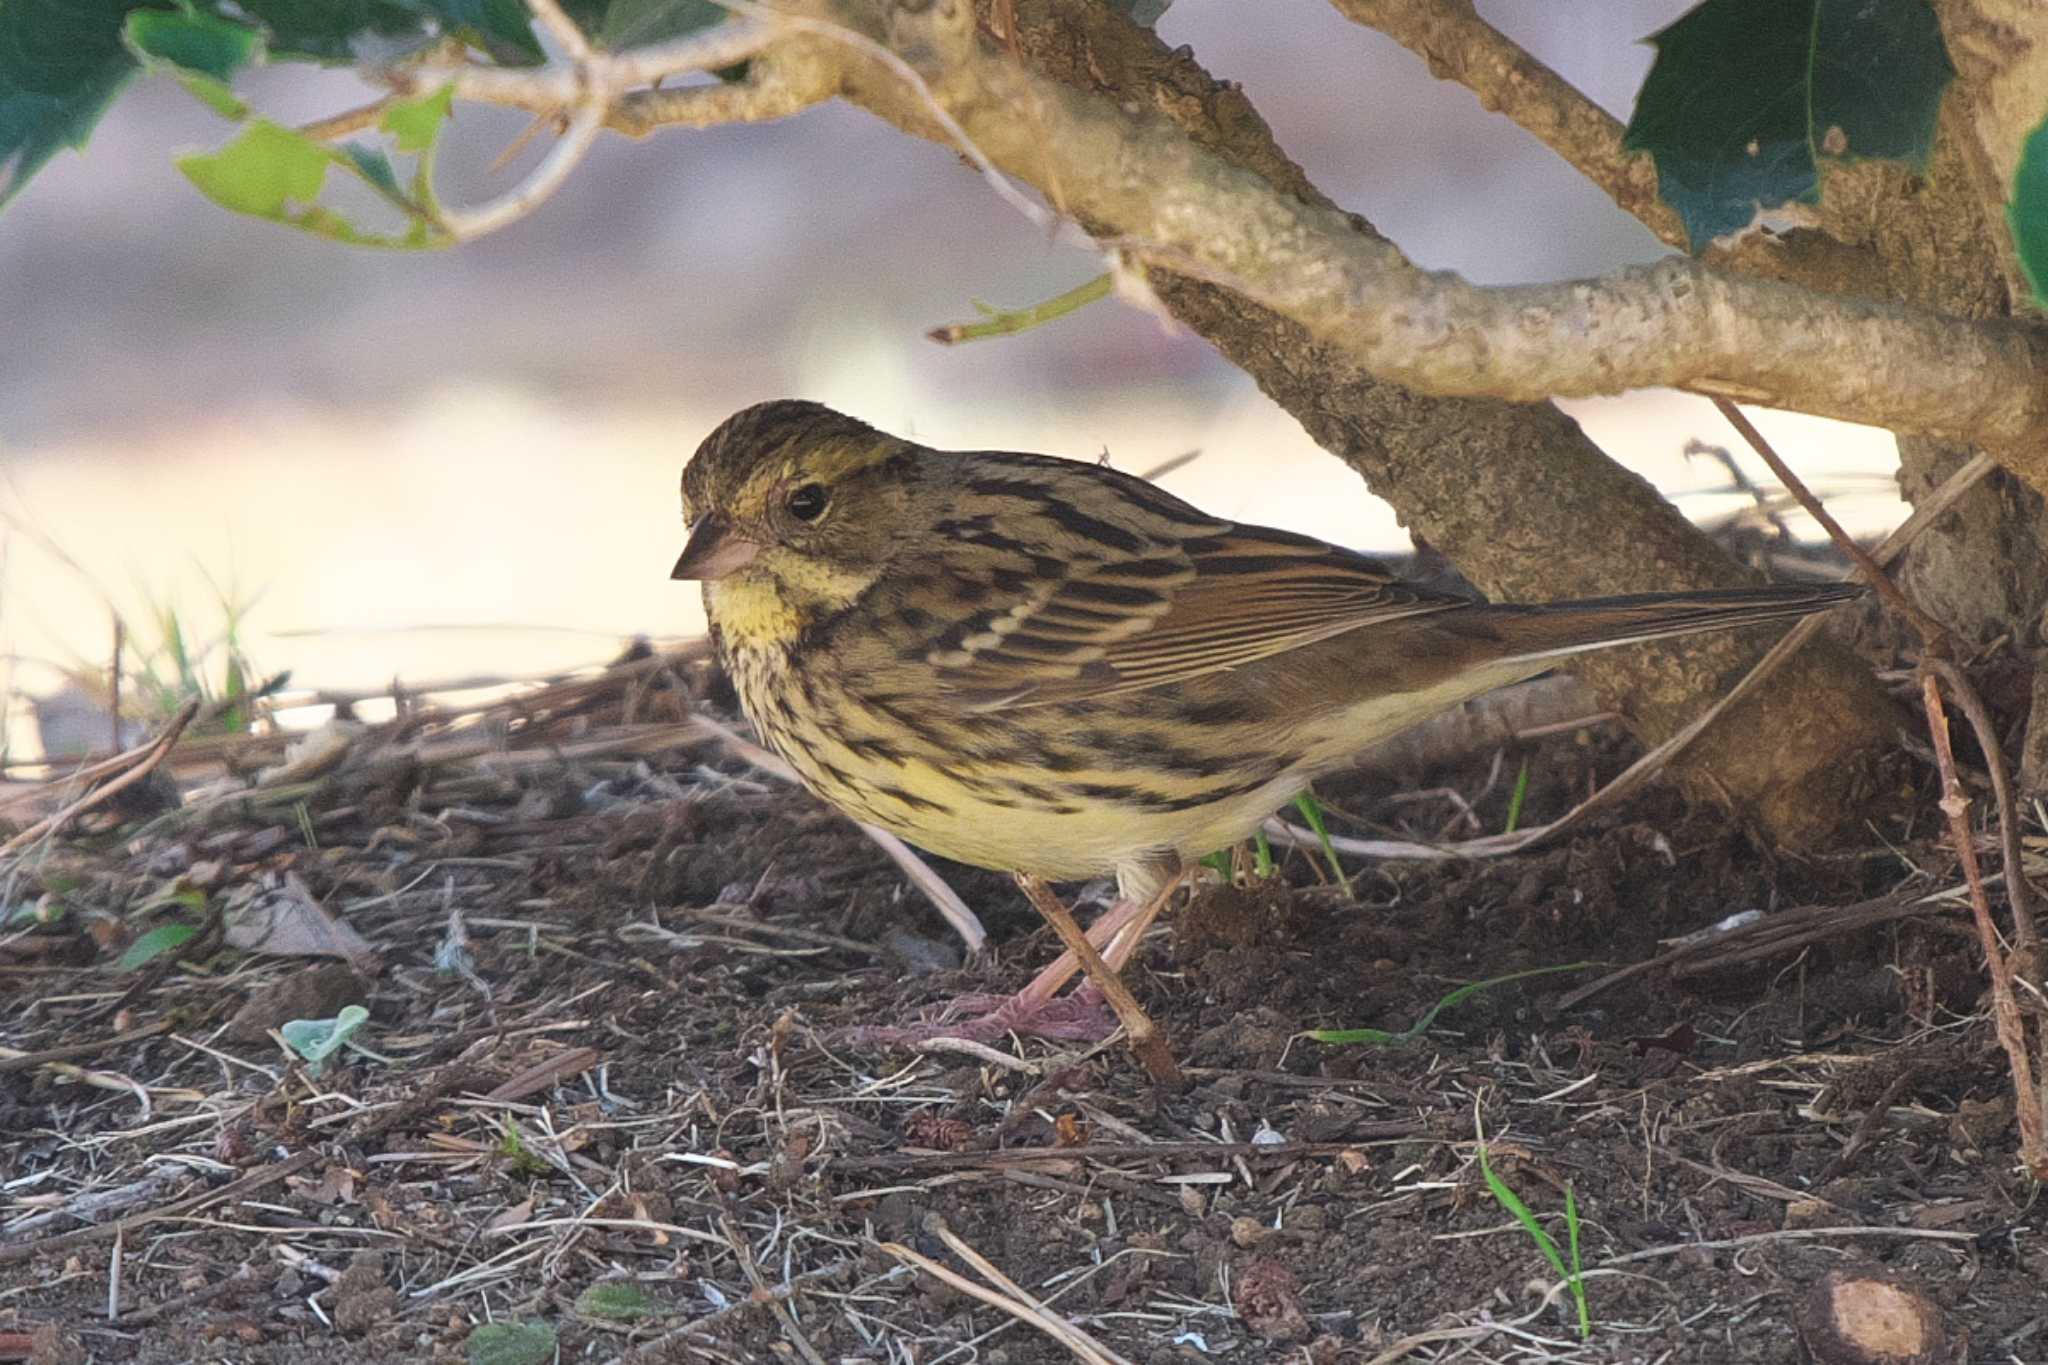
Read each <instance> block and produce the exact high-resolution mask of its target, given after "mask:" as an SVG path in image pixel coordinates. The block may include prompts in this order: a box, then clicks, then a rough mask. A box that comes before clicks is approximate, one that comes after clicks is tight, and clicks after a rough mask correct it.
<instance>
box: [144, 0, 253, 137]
mask: <svg viewBox="0 0 2048 1365" xmlns="http://www.w3.org/2000/svg"><path fill="white" fill-rule="evenodd" d="M121 36H122V39H123V40H124V41H125V42H126V43H127V45H128V50H129V51H130V52H133V53H134V54H135V56H136V59H137V60H138V61H139V62H140V63H141V64H142V68H143V70H145V71H168V72H169V73H170V74H171V75H172V76H174V77H176V78H177V80H178V82H179V83H180V84H181V85H183V86H184V87H185V89H186V90H187V91H189V92H190V93H191V94H192V96H193V98H195V99H197V100H199V101H200V102H201V103H202V104H205V105H206V106H207V107H208V108H210V109H212V110H213V112H214V113H216V114H219V115H220V116H221V117H222V118H228V119H235V120H237V121H239V120H241V119H244V118H247V117H248V116H249V106H247V105H246V104H244V103H242V101H241V100H240V99H239V98H237V97H236V95H235V92H234V90H233V89H232V88H231V87H230V85H229V84H228V83H229V82H230V81H231V80H233V79H234V75H235V73H236V72H237V71H240V70H241V69H242V68H243V67H245V66H250V65H254V64H256V63H259V62H261V61H262V60H263V33H262V30H260V29H255V28H251V27H249V26H248V25H247V24H237V23H232V22H230V21H228V20H226V19H216V18H214V17H212V16H211V15H205V14H166V13H164V12H163V11H161V10H149V9H139V10H136V11H134V12H133V13H131V14H130V15H129V16H128V21H127V23H126V24H124V25H123V26H122V29H121Z"/></svg>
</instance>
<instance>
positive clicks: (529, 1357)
mask: <svg viewBox="0 0 2048 1365" xmlns="http://www.w3.org/2000/svg"><path fill="white" fill-rule="evenodd" d="M554 1354H555V1329H554V1328H552V1327H550V1326H548V1325H547V1324H546V1323H544V1322H532V1321H529V1322H487V1323H484V1324H483V1325H482V1326H480V1327H478V1328H477V1329H476V1330H475V1331H473V1332H471V1333H470V1334H469V1365H541V1362H542V1361H545V1360H552V1359H553V1358H554Z"/></svg>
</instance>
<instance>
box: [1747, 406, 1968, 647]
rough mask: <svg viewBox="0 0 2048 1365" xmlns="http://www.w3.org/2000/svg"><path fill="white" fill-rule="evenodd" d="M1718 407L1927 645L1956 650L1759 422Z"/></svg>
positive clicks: (1939, 625)
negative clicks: (1767, 436)
mask: <svg viewBox="0 0 2048 1365" xmlns="http://www.w3.org/2000/svg"><path fill="white" fill-rule="evenodd" d="M1714 407H1715V409H1716V410H1717V411H1719V412H1720V414H1721V416H1722V417H1723V418H1724V419H1725V420H1726V421H1727V423H1728V425H1729V426H1731V427H1734V428H1735V430H1736V432H1737V433H1738V434H1739V435H1740V436H1741V437H1742V439H1743V440H1745V441H1747V442H1749V448H1750V449H1751V450H1754V451H1755V452H1756V453H1757V454H1758V456H1760V457H1761V458H1762V459H1763V462H1764V463H1765V464H1767V465H1769V466H1770V467H1771V473H1773V474H1775V475H1777V476H1778V482H1779V483H1781V484H1783V485H1785V491H1786V492H1788V493H1790V494H1791V495H1792V496H1793V498H1794V499H1796V500H1797V501H1798V503H1799V505H1800V507H1802V508H1804V509H1805V511H1806V515H1808V516H1809V517H1812V518H1813V519H1814V520H1815V521H1816V522H1818V523H1820V527H1821V529H1822V530H1824V531H1826V532H1827V533H1828V539H1829V540H1832V541H1833V542H1834V543H1835V548H1836V549H1837V550H1840V551H1841V552H1842V553H1843V554H1845V555H1847V556H1848V557H1849V562H1850V563H1851V564H1854V565H1855V566H1856V567H1857V568H1858V569H1860V570H1862V571H1863V578H1864V581H1865V582H1867V583H1869V584H1870V586H1871V587H1872V588H1874V589H1876V591H1877V595H1878V596H1879V597H1882V598H1883V599H1884V600H1885V603H1886V605H1888V606H1890V607H1891V609H1892V610H1893V611H1896V612H1897V613H1898V614H1899V615H1901V616H1903V617H1905V618H1906V620H1907V621H1908V622H1910V623H1911V624H1912V627H1913V629H1914V630H1915V631H1917V632H1918V633H1919V635H1920V638H1921V639H1922V640H1923V641H1925V642H1926V645H1927V648H1928V649H1930V650H1934V651H1937V652H1942V653H1946V652H1949V651H1950V650H1952V648H1953V645H1952V644H1951V642H1950V636H1949V633H1948V631H1947V629H1945V628H1944V627H1943V626H1942V624H1941V623H1940V622H1939V621H1936V620H1935V619H1934V618H1933V617H1931V616H1929V615H1928V614H1927V613H1926V612H1924V611H1922V610H1920V608H1919V607H1917V606H1915V605H1914V604H1913V602H1912V601H1911V600H1909V599H1908V598H1907V596H1906V594H1904V593H1902V592H1900V591H1899V588H1898V585H1897V584H1896V583H1894V582H1892V580H1891V576H1890V575H1889V574H1887V573H1886V572H1885V571H1884V569H1883V568H1882V567H1881V566H1880V565H1879V564H1878V562H1877V561H1876V560H1875V559H1873V558H1872V557H1871V555H1870V552H1869V551H1867V550H1865V549H1864V548H1863V547H1862V546H1861V545H1858V544H1857V543H1856V541H1855V540H1854V539H1853V538H1852V537H1851V536H1850V535H1849V533H1848V532H1847V531H1845V530H1843V529H1842V523H1840V522H1839V521H1836V520H1835V517H1834V514H1833V513H1832V512H1830V511H1828V509H1827V507H1826V505H1825V504H1823V503H1822V502H1821V500H1820V499H1819V498H1817V497H1815V496H1814V495H1813V490H1812V489H1810V488H1808V487H1807V486H1806V484H1805V483H1804V482H1803V481H1802V480H1801V479H1800V478H1799V476H1798V475H1796V474H1794V473H1793V472H1792V466H1790V465H1788V464H1786V463H1785V460H1784V457H1782V456H1781V455H1779V454H1778V452H1777V450H1776V449H1775V448H1774V447H1773V446H1772V445H1771V443H1770V442H1769V441H1767V440H1765V439H1764V434H1763V433H1762V432H1761V431H1758V430H1757V429H1756V423H1754V422H1752V421H1750V420H1749V414H1748V413H1745V412H1744V411H1743V410H1742V409H1741V408H1739V407H1737V406H1735V404H1733V403H1731V402H1729V401H1728V400H1727V399H1725V398H1716V399H1715V400H1714Z"/></svg>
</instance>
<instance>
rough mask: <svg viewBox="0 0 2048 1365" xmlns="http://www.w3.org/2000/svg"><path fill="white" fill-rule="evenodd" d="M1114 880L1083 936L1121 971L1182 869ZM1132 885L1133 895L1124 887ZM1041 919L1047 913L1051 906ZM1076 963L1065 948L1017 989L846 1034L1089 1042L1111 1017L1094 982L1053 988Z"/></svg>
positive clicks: (871, 1038) (888, 1038) (879, 1038)
mask: <svg viewBox="0 0 2048 1365" xmlns="http://www.w3.org/2000/svg"><path fill="white" fill-rule="evenodd" d="M1148 873H1149V874H1151V875H1146V874H1148ZM1119 881H1120V882H1121V883H1123V885H1124V890H1125V893H1126V894H1123V895H1120V896H1119V897H1118V898H1117V900H1116V902H1115V903H1114V904H1113V905H1111V906H1110V907H1109V909H1107V910H1105V911H1103V912H1102V915H1101V917H1100V918H1098V919H1097V920H1096V921H1095V923H1094V924H1093V925H1091V926H1090V927H1089V929H1088V932H1087V935H1086V937H1087V940H1088V942H1089V944H1090V945H1091V946H1092V947H1094V949H1095V950H1096V951H1097V952H1098V953H1100V954H1101V955H1102V958H1103V960H1104V962H1105V964H1106V965H1107V966H1108V968H1109V969H1110V970H1111V971H1120V970H1121V969H1122V968H1123V966H1124V964H1125V963H1127V962H1128V961H1130V958H1131V954H1132V953H1133V952H1135V951H1136V949H1137V945H1138V940H1139V939H1141V938H1142V937H1143V936H1144V933H1145V930H1146V929H1148V928H1150V927H1151V924H1152V921H1153V920H1154V919H1156V918H1157V917H1158V915H1159V912H1160V911H1161V910H1163V909H1165V907H1166V903H1167V901H1168V900H1169V899H1171V897H1172V895H1173V891H1174V889H1175V888H1176V887H1178V886H1179V885H1180V875H1179V873H1178V870H1177V869H1175V870H1172V871H1170V872H1169V871H1159V870H1156V869H1151V868H1145V869H1140V870H1139V871H1138V873H1137V875H1133V876H1128V877H1120V878H1119ZM1132 891H1135V892H1137V893H1138V894H1135V895H1133V894H1129V893H1130V892H1132ZM1027 894H1028V893H1027ZM1041 913H1045V912H1044V911H1043V910H1041ZM1062 913H1064V908H1062ZM1047 918H1048V920H1050V919H1051V916H1050V914H1049V913H1048V914H1047ZM1080 969H1081V964H1080V960H1079V959H1078V958H1077V957H1076V956H1075V954H1074V953H1073V951H1072V950H1071V949H1070V950H1068V951H1067V952H1064V953H1062V954H1061V955H1060V956H1059V958H1058V959H1056V960H1055V961H1054V962H1053V963H1052V965H1051V966H1049V967H1047V968H1046V969H1045V970H1044V971H1041V972H1040V973H1039V974H1038V975H1037V976H1035V977H1033V978H1032V979H1031V981H1030V983H1029V984H1028V985H1026V986H1025V987H1024V989H1023V990H1021V991H1018V992H1017V993H1016V994H1015V995H963V996H959V997H956V998H955V999H952V1000H947V1001H944V1002H942V1003H940V1004H939V1005H937V1006H935V1007H933V1008H932V1009H931V1010H928V1011H926V1012H925V1014H924V1017H923V1018H922V1019H920V1020H919V1022H917V1023H914V1024H909V1025H898V1026H892V1025H870V1026H867V1027H862V1028H856V1029H850V1030H848V1031H847V1035H846V1036H847V1037H848V1038H849V1039H850V1040H852V1041H854V1042H862V1043H892V1044H902V1043H917V1042H923V1041H925V1040H926V1039H930V1038H940V1037H954V1038H970V1039H973V1040H974V1041H976V1042H987V1041H989V1040H991V1039H995V1038H1000V1037H1003V1036H1004V1035H1005V1034H1010V1033H1018V1034H1023V1035H1024V1036H1026V1037H1037V1038H1052V1039H1057V1040H1061V1041H1068V1042H1092V1041H1095V1040H1096V1039H1100V1038H1105V1037H1107V1036H1109V1034H1110V1032H1111V1031H1112V1030H1114V1029H1115V1027H1116V1023H1117V1020H1116V1017H1115V1015H1113V1014H1112V1013H1111V1012H1110V1011H1109V1010H1108V1009H1107V1008H1105V1007H1104V1004H1103V999H1102V995H1101V992H1100V991H1098V990H1097V989H1096V987H1095V985H1094V984H1093V983H1092V982H1083V983H1082V984H1081V985H1080V986H1079V987H1078V988H1076V989H1075V990H1074V991H1072V992H1071V993H1069V994H1067V995H1065V996H1061V995H1059V994H1058V991H1059V989H1060V987H1061V986H1064V985H1065V984H1066V983H1067V981H1068V980H1069V979H1070V978H1071V977H1072V976H1073V975H1074V974H1075V973H1076V972H1077V971H1079V970H1080Z"/></svg>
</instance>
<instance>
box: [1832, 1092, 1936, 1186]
mask: <svg viewBox="0 0 2048 1365" xmlns="http://www.w3.org/2000/svg"><path fill="white" fill-rule="evenodd" d="M1912 1080H1913V1073H1912V1072H1911V1071H1901V1072H1900V1073H1899V1074H1898V1075H1896V1076H1894V1077H1892V1080H1891V1084H1890V1085H1887V1086H1886V1087H1885V1088H1884V1093H1883V1094H1881V1095H1879V1096H1878V1097H1877V1099H1876V1100H1875V1101H1873V1102H1872V1103H1871V1106H1870V1109H1869V1111H1868V1112H1867V1113H1865V1114H1864V1115H1863V1119H1862V1121H1861V1122H1860V1123H1858V1124H1857V1125H1856V1131H1855V1132H1853V1133H1851V1134H1849V1140H1848V1141H1847V1142H1845V1143H1843V1144H1842V1150H1841V1151H1839V1152H1837V1153H1835V1155H1834V1158H1833V1159H1832V1160H1830V1161H1829V1162H1828V1164H1827V1165H1825V1166H1823V1167H1821V1171H1820V1174H1819V1175H1818V1176H1816V1177H1814V1180H1813V1184H1814V1186H1815V1188H1822V1187H1825V1186H1827V1185H1830V1184H1833V1183H1834V1181H1835V1180H1836V1179H1838V1178H1839V1177H1840V1176H1841V1174H1842V1172H1844V1171H1846V1170H1848V1169H1849V1163H1850V1162H1852V1161H1854V1160H1855V1159H1856V1158H1857V1157H1859V1156H1861V1155H1862V1154H1863V1149H1864V1148H1865V1147H1868V1146H1869V1145H1870V1142H1871V1139H1872V1138H1874V1137H1876V1136H1877V1134H1878V1133H1879V1131H1880V1130H1882V1129H1883V1128H1884V1125H1885V1123H1886V1121H1887V1120H1888V1119H1890V1117H1891V1112H1892V1101H1893V1100H1896V1099H1897V1098H1898V1097H1899V1096H1900V1095H1901V1094H1903V1093H1904V1092H1905V1089H1906V1087H1907V1086H1908V1085H1909V1084H1911V1083H1912Z"/></svg>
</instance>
